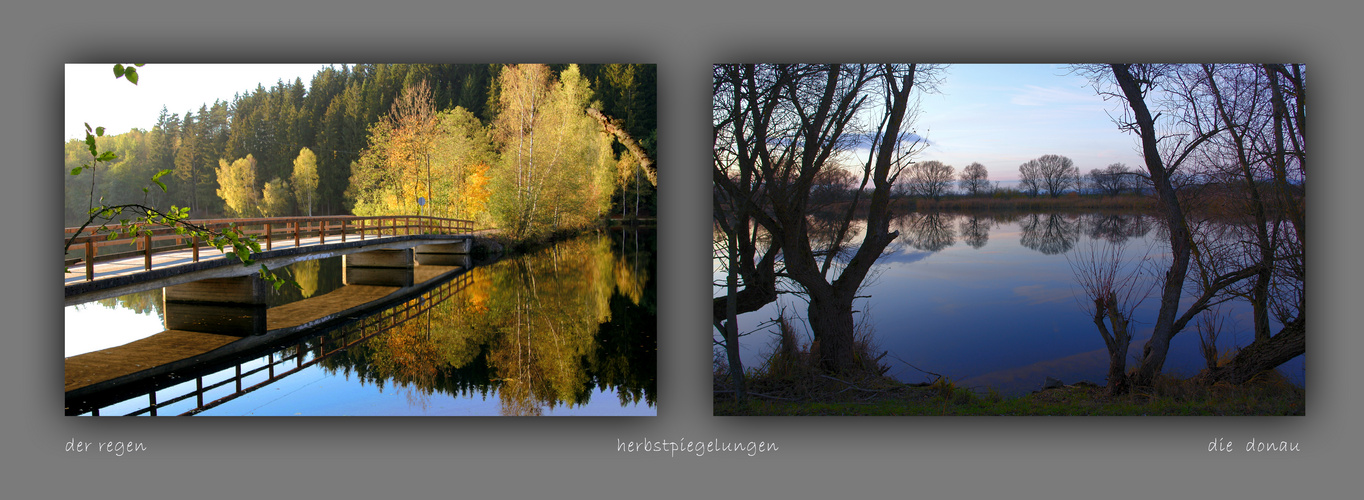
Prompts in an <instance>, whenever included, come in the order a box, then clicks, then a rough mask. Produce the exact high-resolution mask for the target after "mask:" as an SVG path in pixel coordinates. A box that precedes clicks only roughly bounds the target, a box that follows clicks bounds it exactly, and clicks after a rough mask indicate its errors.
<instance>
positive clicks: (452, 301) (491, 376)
mask: <svg viewBox="0 0 1364 500" xmlns="http://www.w3.org/2000/svg"><path fill="white" fill-rule="evenodd" d="M654 234H655V233H654V231H652V230H647V231H627V232H621V231H612V232H610V233H609V234H608V233H605V232H603V233H601V234H594V235H588V236H583V237H580V238H577V239H573V240H568V241H563V242H560V243H558V244H556V245H554V246H553V247H551V248H546V249H543V250H541V251H538V252H535V253H532V254H529V255H524V256H519V257H514V258H508V259H503V260H501V261H498V262H496V263H493V264H490V265H487V266H479V267H475V268H473V269H472V270H470V271H469V272H468V273H466V274H460V275H458V276H455V277H447V278H444V279H443V282H442V283H440V284H438V285H434V286H432V287H431V289H430V290H427V291H425V292H421V293H417V294H414V295H413V297H411V298H410V300H406V301H405V302H404V303H402V304H399V305H396V306H392V307H388V308H381V309H382V310H377V311H367V312H366V313H365V314H364V315H357V316H356V317H355V320H354V321H351V322H349V323H346V324H343V325H339V326H330V327H327V328H325V329H318V330H317V331H310V332H307V333H304V334H301V335H299V336H296V337H293V338H290V339H288V341H287V342H281V343H280V344H281V345H280V346H278V347H277V348H275V349H271V350H270V352H262V353H257V354H253V355H252V356H249V357H246V358H244V359H238V360H233V363H234V364H235V363H240V365H239V367H240V370H241V372H242V373H245V374H248V375H244V376H242V377H240V378H241V380H242V386H243V387H250V386H252V385H254V384H258V383H261V382H265V384H264V385H262V386H261V387H259V388H257V389H255V390H250V391H246V392H245V394H234V391H235V389H236V386H237V384H236V383H235V380H234V378H236V373H237V370H238V366H237V365H234V366H231V367H227V368H224V369H220V370H218V371H217V372H210V373H206V374H192V375H189V377H194V378H192V379H190V380H189V381H186V382H184V383H181V384H179V385H176V386H172V387H167V388H163V389H160V390H158V391H156V393H155V399H156V401H158V402H166V401H171V400H172V399H174V398H175V397H176V396H178V395H182V394H186V393H192V392H193V391H194V390H195V387H196V384H200V383H202V384H203V386H205V387H209V386H212V385H213V384H215V383H218V382H224V383H223V385H222V386H221V387H218V388H215V389H212V390H208V391H205V394H204V397H203V401H208V402H212V401H215V400H219V399H222V401H219V402H218V403H216V404H213V405H209V406H208V407H207V408H205V407H200V406H199V403H198V399H199V398H197V397H189V398H187V399H185V400H183V401H180V402H177V403H172V404H170V405H167V406H164V407H161V408H158V410H157V414H158V415H175V414H181V413H186V412H190V413H194V414H199V415H654V414H656V411H657V410H656V406H655V401H656V394H655V392H656V388H657V379H656V366H657V359H656V346H657V341H656V321H655V314H656V313H655V311H656V306H655V297H656V293H655V285H654V280H655V274H654V269H655V260H654V248H655V241H656V238H655V236H654ZM341 266H342V264H341V261H340V258H339V257H338V258H332V259H322V260H315V261H309V262H303V263H298V264H294V265H293V266H290V267H289V271H288V272H289V273H290V274H291V275H292V276H293V278H294V279H295V280H296V281H297V282H298V283H299V284H300V285H301V287H302V290H294V291H288V292H286V293H284V294H281V295H278V296H276V297H273V298H272V304H271V306H275V305H279V304H282V303H288V302H291V301H294V300H300V299H302V298H305V297H312V296H316V295H321V294H325V293H327V292H330V291H332V290H335V289H337V288H339V287H341V286H342V282H341V281H342V278H341V274H342V269H341ZM161 297H162V292H161V291H160V290H156V291H151V292H145V293H140V294H133V295H128V296H124V297H119V298H117V299H109V300H104V301H100V302H97V303H88V304H82V305H76V306H70V307H67V308H66V311H65V314H66V349H65V350H66V353H65V356H67V357H70V356H74V355H77V354H81V353H85V352H91V351H96V350H100V349H104V348H108V347H113V346H118V345H122V344H126V343H128V342H131V341H134V340H137V339H139V338H144V337H147V336H150V335H153V334H156V333H158V332H161V331H163V330H165V329H166V328H165V325H164V319H163V318H164V312H163V311H164V307H165V306H164V303H163V301H162V300H161ZM361 316H364V317H361ZM346 344H350V345H349V346H348V347H345V348H343V349H339V348H338V346H344V345H346ZM282 359H284V360H285V361H283V362H281V360H282ZM272 363H273V364H275V367H274V368H269V365H271V364H272ZM299 366H302V368H301V369H296V367H299ZM257 369H259V371H254V370H257ZM283 372H288V374H287V375H285V376H277V377H272V374H278V373H283ZM271 378H274V380H273V381H269V379H271ZM147 401H148V396H147V395H145V394H144V395H141V396H137V397H133V398H131V399H129V400H128V401H125V402H123V403H118V404H114V405H112V406H109V407H105V408H102V409H100V411H99V414H100V415H121V414H127V413H131V412H136V411H138V410H139V409H142V408H146V407H147V406H148V403H147Z"/></svg>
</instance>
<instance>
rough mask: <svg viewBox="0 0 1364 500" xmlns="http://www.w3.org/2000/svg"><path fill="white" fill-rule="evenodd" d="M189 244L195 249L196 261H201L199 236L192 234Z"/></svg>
mask: <svg viewBox="0 0 1364 500" xmlns="http://www.w3.org/2000/svg"><path fill="white" fill-rule="evenodd" d="M189 246H190V248H193V249H194V262H199V237H198V236H191V237H190V239H189Z"/></svg>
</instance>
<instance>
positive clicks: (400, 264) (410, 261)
mask: <svg viewBox="0 0 1364 500" xmlns="http://www.w3.org/2000/svg"><path fill="white" fill-rule="evenodd" d="M414 255H415V254H414V252H413V249H411V248H404V249H399V250H373V251H369V252H363V253H353V254H349V255H345V256H343V257H342V258H341V259H342V265H341V268H342V271H341V272H342V277H341V280H342V283H344V284H347V285H373V286H396V287H408V286H412V285H413V284H415V283H416V276H415V274H414V273H413V268H414V267H415V266H416V259H415V257H414Z"/></svg>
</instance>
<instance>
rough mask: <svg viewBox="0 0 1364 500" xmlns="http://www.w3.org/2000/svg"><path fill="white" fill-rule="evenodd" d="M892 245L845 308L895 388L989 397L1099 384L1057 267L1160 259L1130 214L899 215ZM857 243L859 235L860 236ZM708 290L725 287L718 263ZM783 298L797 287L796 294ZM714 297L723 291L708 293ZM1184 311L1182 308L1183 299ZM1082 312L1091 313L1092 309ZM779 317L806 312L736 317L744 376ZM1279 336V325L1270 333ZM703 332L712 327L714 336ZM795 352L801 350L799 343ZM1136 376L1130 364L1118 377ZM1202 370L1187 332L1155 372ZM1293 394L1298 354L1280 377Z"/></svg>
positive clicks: (1164, 247)
mask: <svg viewBox="0 0 1364 500" xmlns="http://www.w3.org/2000/svg"><path fill="white" fill-rule="evenodd" d="M891 229H892V230H899V231H900V237H899V238H898V239H897V240H896V241H895V243H893V244H892V245H891V247H890V248H889V249H887V252H886V253H885V254H884V255H883V256H882V257H881V259H880V260H878V261H877V264H876V267H875V268H874V269H873V271H872V274H871V276H870V277H869V278H868V280H867V281H866V282H864V284H863V288H862V290H861V291H860V292H859V295H863V296H870V297H868V298H864V299H859V300H858V301H857V302H855V303H854V307H853V308H854V310H857V311H861V312H863V313H865V314H863V315H859V318H858V321H866V322H868V324H869V325H870V326H872V327H873V328H874V330H875V332H876V337H875V338H876V339H877V341H878V342H879V344H880V349H881V350H885V351H889V352H890V355H889V356H887V357H886V358H884V359H883V360H882V362H883V363H884V364H886V365H888V366H890V367H891V370H890V371H889V372H888V374H889V375H892V376H894V377H896V378H898V379H900V380H902V381H906V382H922V381H927V380H932V378H933V377H932V376H930V375H926V374H925V373H923V372H922V371H919V370H916V369H915V368H911V367H910V366H908V365H909V364H912V365H914V366H915V367H918V368H919V369H922V370H925V371H931V372H934V373H939V374H942V375H945V376H948V377H950V378H951V379H952V380H953V381H954V382H956V383H957V384H958V385H961V386H967V387H975V388H981V389H983V388H985V387H993V388H995V389H997V390H999V391H1000V392H1001V393H1004V394H1006V395H1009V394H1019V393H1024V392H1028V391H1031V390H1036V389H1039V388H1041V386H1042V384H1043V382H1044V381H1045V379H1046V377H1054V378H1058V379H1061V380H1062V381H1064V382H1065V383H1074V382H1077V381H1081V380H1087V381H1091V382H1094V383H1097V384H1100V385H1103V384H1104V383H1105V380H1106V376H1107V372H1108V351H1107V349H1106V348H1105V346H1104V342H1103V338H1102V337H1101V336H1100V335H1099V332H1098V330H1097V328H1096V327H1095V326H1094V324H1093V322H1092V319H1091V317H1090V316H1089V314H1090V313H1087V312H1086V311H1085V308H1084V307H1083V306H1082V304H1083V302H1084V301H1086V300H1088V299H1086V298H1085V295H1084V293H1083V292H1082V291H1081V290H1080V288H1079V286H1078V285H1077V284H1076V278H1075V275H1074V273H1073V271H1072V270H1071V266H1070V264H1069V263H1068V261H1067V255H1069V256H1070V258H1072V259H1074V258H1076V256H1077V255H1080V254H1082V253H1086V252H1088V251H1089V249H1091V248H1102V246H1103V245H1104V244H1106V243H1108V242H1118V243H1121V244H1122V245H1123V247H1124V248H1125V255H1126V256H1128V261H1129V262H1131V261H1134V260H1136V259H1140V258H1141V257H1143V256H1149V257H1150V258H1152V259H1155V260H1157V261H1159V260H1160V259H1162V258H1166V259H1168V256H1167V253H1168V250H1169V243H1168V239H1167V237H1166V235H1165V233H1164V232H1163V231H1164V230H1163V229H1162V227H1161V226H1160V224H1159V223H1158V222H1157V221H1156V219H1154V218H1151V217H1149V216H1143V215H1135V214H1083V215H1080V214H1013V215H994V216H991V215H985V214H976V215H963V214H917V213H915V214H909V215H907V216H904V217H900V218H898V219H897V220H895V221H894V222H893V223H892V225H891ZM858 238H860V236H859V237H858ZM715 269H716V270H717V271H716V274H715V279H716V283H720V284H723V283H724V281H723V275H722V274H720V271H719V270H720V269H721V268H720V263H718V262H717V263H716V265H715ZM786 287H787V288H791V289H798V287H797V286H795V285H786ZM714 293H715V296H720V295H721V294H722V293H723V289H722V288H716V289H715V291H714ZM1184 295H1185V302H1186V305H1187V303H1188V302H1191V301H1192V299H1190V298H1189V297H1188V295H1189V294H1188V293H1187V292H1186V293H1185V294H1184ZM1157 298H1158V297H1156V296H1154V295H1153V296H1152V297H1151V298H1149V299H1147V300H1146V301H1145V302H1144V303H1142V305H1141V306H1140V307H1139V308H1138V309H1137V311H1136V313H1135V314H1134V315H1133V320H1132V329H1133V335H1134V340H1133V342H1132V347H1131V353H1132V354H1140V352H1141V346H1142V345H1144V344H1145V342H1146V340H1147V339H1149V338H1150V336H1151V331H1152V323H1153V322H1154V318H1155V315H1156V310H1157V307H1158V300H1157ZM1090 307H1092V305H1091V306H1090ZM781 308H785V310H786V311H787V314H788V315H792V314H794V315H798V316H800V317H801V318H802V319H801V320H798V321H797V322H795V325H796V326H797V328H798V330H800V331H802V332H803V333H804V332H808V330H806V329H805V328H804V326H805V325H804V322H803V318H804V316H805V314H806V312H805V303H804V301H803V300H801V299H799V298H795V297H793V296H790V295H783V296H782V297H781V298H779V299H778V301H777V302H776V303H773V304H768V306H766V307H765V308H764V309H762V310H760V311H756V312H753V313H749V314H746V315H743V316H740V318H739V320H740V321H739V322H740V330H741V331H752V330H759V331H758V332H757V333H753V334H751V335H749V336H747V337H745V338H744V339H743V340H741V345H742V347H743V349H742V351H743V362H744V366H745V367H750V368H751V367H756V366H758V363H760V362H761V361H762V359H763V358H764V357H765V354H766V353H767V352H770V344H771V342H772V339H774V338H775V335H772V334H769V333H766V332H767V331H772V330H774V328H771V327H767V328H761V324H762V323H763V322H764V321H767V320H770V319H771V318H773V317H775V316H776V315H777V314H778V310H779V309H781ZM1219 311H1220V312H1221V314H1223V315H1225V316H1226V318H1227V319H1226V323H1225V326H1224V329H1223V330H1222V333H1221V335H1220V337H1219V338H1218V347H1219V350H1220V351H1225V350H1228V349H1231V348H1233V347H1240V346H1244V345H1246V344H1249V343H1250V342H1251V340H1253V333H1252V331H1251V330H1252V326H1253V324H1254V322H1253V319H1252V316H1251V311H1250V307H1249V306H1248V305H1247V304H1246V303H1245V302H1244V301H1233V302H1228V303H1225V304H1223V305H1221V306H1219ZM1273 327H1274V330H1275V331H1277V329H1278V328H1279V325H1278V324H1277V323H1276V324H1274V325H1273ZM712 330H713V329H712ZM804 341H805V342H807V343H808V342H809V336H808V333H805V338H804ZM1133 366H1135V361H1133V360H1132V359H1131V358H1129V362H1128V368H1129V369H1131V368H1132V367H1133ZM1204 366H1205V362H1204V361H1203V357H1202V354H1201V353H1200V351H1199V337H1198V332H1197V331H1196V330H1195V328H1194V324H1192V323H1191V324H1190V325H1189V327H1188V328H1186V329H1185V330H1184V331H1182V332H1181V333H1179V334H1178V335H1177V336H1175V338H1174V340H1173V341H1172V344H1171V348H1170V354H1169V357H1168V358H1167V360H1166V363H1165V369H1164V371H1165V373H1171V374H1177V375H1184V376H1189V375H1194V374H1196V373H1198V371H1199V370H1201V369H1203V368H1204ZM1280 371H1281V372H1282V373H1284V374H1285V375H1286V376H1287V377H1288V378H1289V379H1290V380H1292V381H1293V382H1294V383H1296V384H1298V385H1303V384H1304V380H1305V368H1304V361H1303V356H1299V357H1298V358H1296V359H1294V360H1292V361H1290V362H1289V363H1287V364H1285V365H1283V366H1281V367H1280Z"/></svg>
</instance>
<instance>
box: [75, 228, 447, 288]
mask: <svg viewBox="0 0 1364 500" xmlns="http://www.w3.org/2000/svg"><path fill="white" fill-rule="evenodd" d="M188 222H191V223H193V224H196V225H199V226H202V227H205V228H208V229H210V230H213V231H221V230H223V229H225V228H228V227H235V228H236V229H238V230H239V231H241V232H242V233H244V234H246V235H251V236H254V237H255V238H256V239H257V241H258V242H259V243H260V248H261V251H260V252H258V253H255V254H253V255H252V259H253V260H255V261H256V262H258V263H259V264H264V265H265V266H266V267H268V268H271V269H275V268H279V267H282V266H285V265H288V264H291V263H294V262H299V261H304V260H312V259H318V258H323V257H333V256H337V255H348V254H368V256H366V257H357V258H380V259H386V260H388V261H392V260H394V259H401V258H402V256H389V257H379V256H380V255H381V254H384V253H390V254H391V253H392V252H393V251H397V252H404V251H405V252H407V254H408V257H409V258H408V263H409V264H410V263H411V261H412V259H411V258H410V254H412V253H414V252H415V253H467V251H468V249H469V244H470V239H471V235H472V234H473V232H474V231H473V223H472V222H471V221H467V220H458V219H443V218H436V217H424V216H406V215H400V216H379V217H355V216H324V217H279V218H258V219H212V220H192V221H188ZM66 238H67V239H68V240H70V241H71V245H70V247H69V248H70V252H69V253H68V254H67V258H66V266H67V272H66V275H65V278H64V280H63V283H64V285H65V286H64V288H65V291H66V305H72V304H79V303H82V302H88V301H91V300H98V299H104V298H110V297H117V296H120V295H125V294H129V293H134V292H139V291H145V290H152V289H157V288H162V287H165V286H170V285H178V284H182V283H189V282H192V281H198V280H202V279H205V278H234V277H241V276H247V275H252V274H255V273H256V272H257V271H258V269H259V268H258V266H253V267H246V266H243V265H241V263H240V262H239V261H237V260H236V259H235V257H234V258H230V259H229V258H227V257H225V256H224V255H222V254H221V253H220V252H218V251H217V250H216V249H214V248H213V247H212V246H209V247H208V249H207V250H202V247H204V246H205V245H206V244H205V243H204V242H202V241H199V240H198V239H197V238H193V237H191V236H187V235H183V234H177V233H176V232H175V230H174V229H172V228H158V229H153V230H150V231H148V232H144V233H142V234H138V235H137V236H133V237H127V236H124V237H119V238H115V239H109V238H108V237H107V236H105V235H100V234H96V231H95V228H86V229H85V230H83V231H82V230H80V229H78V228H68V229H67V230H66Z"/></svg>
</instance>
